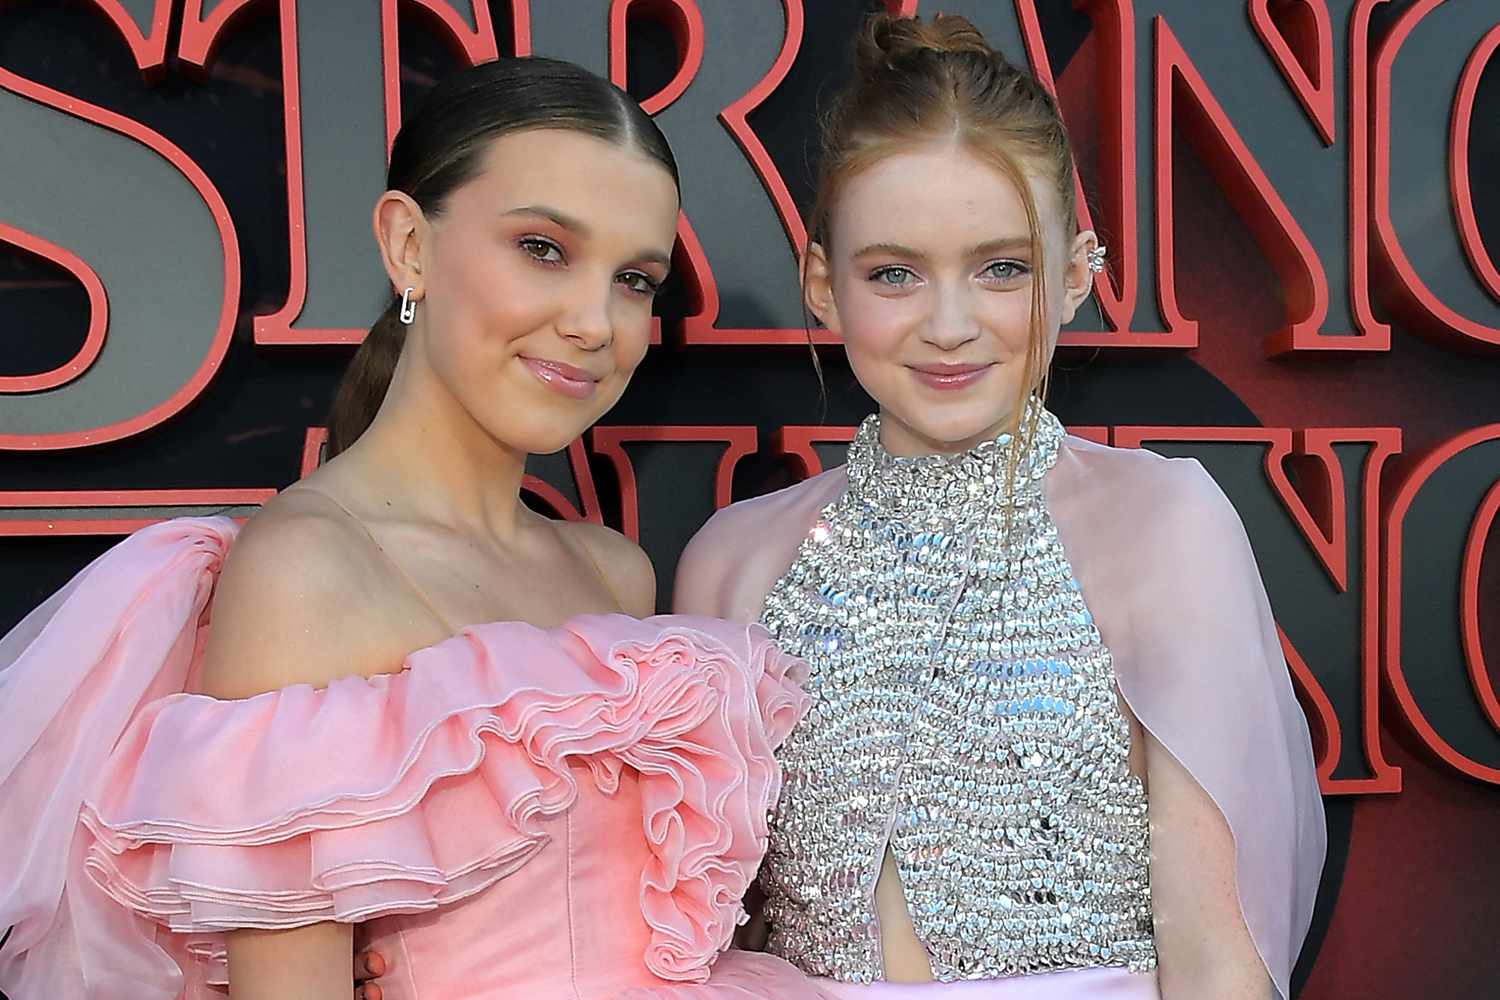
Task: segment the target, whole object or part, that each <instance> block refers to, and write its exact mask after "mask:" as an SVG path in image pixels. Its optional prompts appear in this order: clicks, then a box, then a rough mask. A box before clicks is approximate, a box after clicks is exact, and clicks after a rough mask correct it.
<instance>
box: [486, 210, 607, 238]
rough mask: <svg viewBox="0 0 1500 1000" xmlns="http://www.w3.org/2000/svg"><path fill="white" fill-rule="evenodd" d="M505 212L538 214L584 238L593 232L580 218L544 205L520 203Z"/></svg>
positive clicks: (507, 213)
mask: <svg viewBox="0 0 1500 1000" xmlns="http://www.w3.org/2000/svg"><path fill="white" fill-rule="evenodd" d="M505 214H506V215H540V216H541V217H542V218H544V219H547V220H549V221H551V222H555V223H557V224H558V225H559V226H561V227H563V228H564V229H566V230H568V231H570V232H573V233H577V234H578V235H579V236H582V237H583V238H585V239H587V238H588V237H589V236H590V235H591V234H592V232H593V230H591V229H590V228H589V224H588V223H587V222H584V221H583V220H582V219H575V218H573V217H572V216H571V215H568V214H567V213H565V212H559V211H558V210H557V209H555V208H548V207H547V206H546V205H522V206H521V207H520V208H513V209H511V210H510V211H509V212H506V213H505Z"/></svg>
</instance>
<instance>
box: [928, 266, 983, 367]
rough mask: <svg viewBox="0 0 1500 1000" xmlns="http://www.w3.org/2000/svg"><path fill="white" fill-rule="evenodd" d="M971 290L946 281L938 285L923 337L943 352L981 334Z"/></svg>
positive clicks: (954, 349) (960, 345) (955, 348)
mask: <svg viewBox="0 0 1500 1000" xmlns="http://www.w3.org/2000/svg"><path fill="white" fill-rule="evenodd" d="M970 295H971V293H970V292H969V291H968V289H966V288H964V287H961V286H955V285H953V284H950V283H947V282H944V283H941V284H939V285H938V286H937V288H936V295H935V296H934V298H933V304H932V311H931V312H930V313H929V314H928V316H927V322H926V323H924V324H923V326H922V339H923V340H925V341H927V342H928V343H929V344H931V345H932V346H934V347H936V348H937V349H938V350H940V351H956V350H958V349H959V348H960V347H962V346H964V345H965V344H967V343H969V341H971V340H976V339H978V337H979V332H980V329H979V320H978V317H977V316H976V315H975V312H974V304H973V301H972V300H971V297H970Z"/></svg>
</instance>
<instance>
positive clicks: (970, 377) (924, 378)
mask: <svg viewBox="0 0 1500 1000" xmlns="http://www.w3.org/2000/svg"><path fill="white" fill-rule="evenodd" d="M907 367H908V368H910V369H911V372H912V374H913V375H915V376H916V377H917V381H918V382H921V383H922V384H923V385H925V386H927V387H928V388H931V389H966V388H968V387H969V386H971V385H973V384H974V383H975V382H978V381H979V380H980V379H982V378H984V376H985V375H986V374H987V373H988V372H989V370H990V369H991V368H993V367H995V366H994V364H993V363H990V364H982V365H907Z"/></svg>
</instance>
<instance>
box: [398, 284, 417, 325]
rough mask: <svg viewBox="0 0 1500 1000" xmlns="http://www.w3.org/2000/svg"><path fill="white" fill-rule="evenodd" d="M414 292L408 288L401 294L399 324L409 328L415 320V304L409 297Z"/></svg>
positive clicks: (413, 289)
mask: <svg viewBox="0 0 1500 1000" xmlns="http://www.w3.org/2000/svg"><path fill="white" fill-rule="evenodd" d="M415 291H416V289H415V288H408V289H407V290H406V291H404V292H402V293H401V322H403V323H405V324H406V325H407V326H411V322H412V320H414V319H416V318H417V303H416V300H415V299H413V298H412V297H411V293H412V292H415Z"/></svg>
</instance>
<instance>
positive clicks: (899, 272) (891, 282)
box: [870, 264, 917, 288]
mask: <svg viewBox="0 0 1500 1000" xmlns="http://www.w3.org/2000/svg"><path fill="white" fill-rule="evenodd" d="M916 277H917V276H916V274H915V273H913V272H912V269H911V268H909V267H902V266H901V265H899V264H890V265H887V266H885V267H877V268H876V269H875V270H873V271H871V272H870V280H871V281H873V282H875V283H876V284H880V285H885V286H886V287H888V288H905V287H907V286H908V285H910V284H911V283H912V282H913V281H915V280H916Z"/></svg>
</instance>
